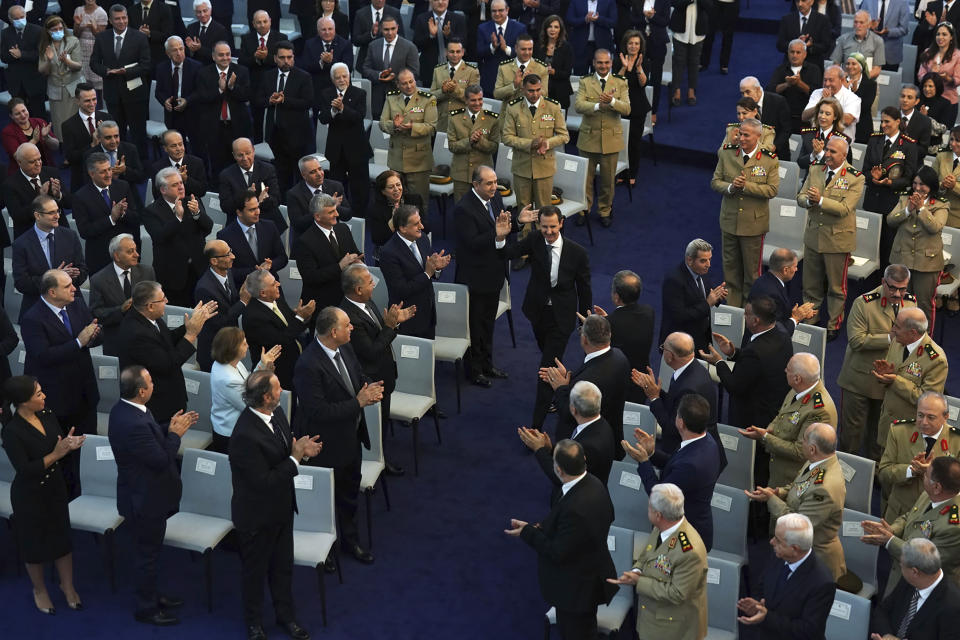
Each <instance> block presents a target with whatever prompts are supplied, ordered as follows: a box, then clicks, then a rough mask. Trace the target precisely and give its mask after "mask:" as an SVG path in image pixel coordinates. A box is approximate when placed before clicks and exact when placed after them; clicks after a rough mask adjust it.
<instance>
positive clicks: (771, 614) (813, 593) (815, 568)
mask: <svg viewBox="0 0 960 640" xmlns="http://www.w3.org/2000/svg"><path fill="white" fill-rule="evenodd" d="M783 566H784V562H783V560H780V559H779V558H772V559H771V560H770V562H769V563H768V564H767V568H766V570H765V571H764V573H763V575H764V578H763V595H764V599H765V600H766V601H767V602H766V604H767V617H766V618H765V619H764V620H763V622H762V623H761V624H760V625H759V626H760V628H761V629H763V632H764V635H765V636H766V637H770V638H783V639H784V640H800V639H801V638H804V639H806V638H822V637H823V630H824V629H825V628H826V626H827V617H828V616H829V615H830V608H831V607H832V606H833V599H834V597H835V596H836V592H837V585H836V584H835V583H834V581H833V577H832V576H831V575H830V571H829V570H828V569H827V568H826V567H824V566H823V564H822V563H821V562H820V561H819V560H817V554H816V553H811V554H810V555H809V556H807V559H806V560H804V561H803V563H802V564H801V565H800V566H799V567H797V570H796V571H794V572H793V575H791V576H790V579H789V580H787V582H786V585H784V586H783V587H781V588H780V589H777V588H776V587H777V581H778V579H779V577H780V572H781V571H782V570H783ZM894 631H896V630H894ZM910 637H911V638H912V637H913V636H912V635H911V636H910Z"/></svg>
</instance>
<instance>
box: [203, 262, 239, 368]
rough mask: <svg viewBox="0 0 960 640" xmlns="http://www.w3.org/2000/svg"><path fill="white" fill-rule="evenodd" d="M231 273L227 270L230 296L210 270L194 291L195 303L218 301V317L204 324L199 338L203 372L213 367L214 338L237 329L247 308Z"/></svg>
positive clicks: (205, 273)
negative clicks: (226, 331) (223, 330)
mask: <svg viewBox="0 0 960 640" xmlns="http://www.w3.org/2000/svg"><path fill="white" fill-rule="evenodd" d="M231 271H232V270H227V282H230V283H231V284H230V294H229V295H227V292H226V291H225V290H224V288H223V286H221V284H220V281H219V280H218V279H217V278H216V276H214V275H213V271H211V270H210V269H207V270H206V271H204V272H203V275H201V276H200V278H199V279H198V280H197V287H196V289H194V291H193V299H194V302H204V303H206V302H210V301H211V300H216V301H217V315H215V316H213V317H212V318H210V319H209V320H207V321H206V322H204V323H203V328H202V329H201V330H200V335H198V336H197V364H198V365H199V366H200V370H201V371H210V368H211V367H212V366H213V357H212V356H211V355H210V347H211V346H212V344H213V337H214V336H215V335H217V332H218V331H220V329H222V328H224V327H236V326H237V319H238V318H239V317H240V314H241V313H243V310H244V309H245V308H246V305H245V304H243V303H242V302H240V293H239V291H240V290H239V289H238V288H237V287H235V286H233V284H232V280H233V278H232V277H231V275H232V274H231Z"/></svg>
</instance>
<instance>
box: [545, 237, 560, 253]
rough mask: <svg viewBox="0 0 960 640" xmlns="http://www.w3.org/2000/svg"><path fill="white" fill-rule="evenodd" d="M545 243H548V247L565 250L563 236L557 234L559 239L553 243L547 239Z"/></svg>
mask: <svg viewBox="0 0 960 640" xmlns="http://www.w3.org/2000/svg"><path fill="white" fill-rule="evenodd" d="M543 244H545V245H547V246H548V247H556V248H557V249H560V251H563V236H557V239H556V240H555V241H554V242H553V244H550V243H549V242H547V241H546V240H544V242H543ZM551 251H552V249H551Z"/></svg>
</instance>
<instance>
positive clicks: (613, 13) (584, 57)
mask: <svg viewBox="0 0 960 640" xmlns="http://www.w3.org/2000/svg"><path fill="white" fill-rule="evenodd" d="M597 14H598V15H599V16H600V17H599V18H597V20H596V21H595V22H587V21H586V20H585V18H586V15H587V0H571V1H570V6H569V7H568V8H567V15H566V17H565V19H564V21H565V22H566V24H567V29H569V30H570V35H569V39H570V46H572V47H573V54H574V59H575V60H576V61H577V64H576V69H578V73H586V71H587V68H588V67H589V66H590V65H591V64H592V63H593V52H594V51H595V50H596V49H606V50H608V51H613V50H614V49H616V44H615V43H614V41H613V28H614V27H615V26H617V3H616V0H598V2H597ZM591 25H593V36H594V44H593V48H590V47H591V45H590V44H589V43H588V41H587V38H589V37H590V26H591Z"/></svg>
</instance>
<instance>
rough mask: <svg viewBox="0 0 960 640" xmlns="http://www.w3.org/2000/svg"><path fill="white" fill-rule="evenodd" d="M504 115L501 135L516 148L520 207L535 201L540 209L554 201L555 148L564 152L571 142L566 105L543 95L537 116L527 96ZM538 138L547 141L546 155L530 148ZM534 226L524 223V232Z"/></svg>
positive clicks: (515, 172)
mask: <svg viewBox="0 0 960 640" xmlns="http://www.w3.org/2000/svg"><path fill="white" fill-rule="evenodd" d="M501 117H502V119H503V120H502V124H501V129H500V136H501V138H502V139H503V143H504V144H505V145H507V146H508V147H512V148H513V158H512V160H511V163H512V164H511V166H512V169H511V170H512V172H513V191H514V193H515V194H516V196H517V206H518V207H519V208H521V209H522V208H523V207H525V206H526V205H528V204H533V206H534V208H540V207H542V206H544V205H548V204H550V201H551V191H552V190H553V175H554V174H555V173H556V171H557V164H556V158H555V157H554V153H555V152H554V149H556V148H557V147H560V150H561V151H563V145H565V144H566V143H568V142H569V141H570V133H569V132H568V131H567V123H566V120H565V119H564V117H563V108H562V107H561V106H560V103H559V102H557V101H556V100H553V99H551V98H546V97H541V98H540V104H539V105H538V106H537V110H536V113H535V115H531V114H530V108H529V107H528V105H527V100H526V98H517V99H516V100H512V101H511V102H510V104H509V105H508V106H507V108H506V109H505V113H503V114H502V116H501ZM536 138H543V139H545V140H546V141H547V147H548V149H547V152H546V154H544V155H542V156H541V155H540V154H538V153H531V151H530V144H531V143H532V142H533V141H534V139H536ZM531 228H532V225H530V224H527V225H524V230H523V232H522V234H521V235H526V234H527V233H529V231H530V229H531Z"/></svg>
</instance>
